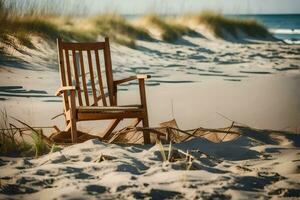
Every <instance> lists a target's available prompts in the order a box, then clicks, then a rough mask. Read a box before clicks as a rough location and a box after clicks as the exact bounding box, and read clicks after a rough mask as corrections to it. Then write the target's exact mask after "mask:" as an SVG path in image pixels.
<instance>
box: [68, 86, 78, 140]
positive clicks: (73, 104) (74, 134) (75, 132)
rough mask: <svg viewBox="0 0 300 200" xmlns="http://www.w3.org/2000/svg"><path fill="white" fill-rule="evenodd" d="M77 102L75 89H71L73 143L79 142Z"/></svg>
mask: <svg viewBox="0 0 300 200" xmlns="http://www.w3.org/2000/svg"><path fill="white" fill-rule="evenodd" d="M76 121H77V117H76V102H75V91H70V122H69V123H70V125H71V138H72V143H77V127H76Z"/></svg>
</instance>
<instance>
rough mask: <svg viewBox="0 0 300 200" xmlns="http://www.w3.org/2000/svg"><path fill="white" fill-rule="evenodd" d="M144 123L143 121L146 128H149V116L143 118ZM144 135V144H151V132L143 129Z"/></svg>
mask: <svg viewBox="0 0 300 200" xmlns="http://www.w3.org/2000/svg"><path fill="white" fill-rule="evenodd" d="M142 123H143V127H144V128H149V121H148V116H146V117H144V118H143V119H142ZM143 137H144V144H150V143H151V140H150V133H149V131H148V130H144V131H143Z"/></svg>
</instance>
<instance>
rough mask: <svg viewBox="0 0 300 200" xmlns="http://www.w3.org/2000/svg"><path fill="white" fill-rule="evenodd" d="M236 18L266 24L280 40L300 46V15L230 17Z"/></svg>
mask: <svg viewBox="0 0 300 200" xmlns="http://www.w3.org/2000/svg"><path fill="white" fill-rule="evenodd" d="M229 16H230V17H235V18H252V19H256V20H257V21H259V22H260V23H262V24H264V25H265V26H266V27H268V29H269V30H270V32H272V33H273V34H274V36H275V37H276V38H278V39H281V40H284V41H285V42H287V43H289V44H300V14H280V15H279V14H276V15H229Z"/></svg>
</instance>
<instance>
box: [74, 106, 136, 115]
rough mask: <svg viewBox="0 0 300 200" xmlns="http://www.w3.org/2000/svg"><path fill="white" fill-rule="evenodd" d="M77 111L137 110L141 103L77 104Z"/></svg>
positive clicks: (108, 111)
mask: <svg viewBox="0 0 300 200" xmlns="http://www.w3.org/2000/svg"><path fill="white" fill-rule="evenodd" d="M76 109H77V112H80V113H99V112H100V113H101V112H103V113H110V112H124V111H139V110H140V109H141V105H126V106H78V107H76Z"/></svg>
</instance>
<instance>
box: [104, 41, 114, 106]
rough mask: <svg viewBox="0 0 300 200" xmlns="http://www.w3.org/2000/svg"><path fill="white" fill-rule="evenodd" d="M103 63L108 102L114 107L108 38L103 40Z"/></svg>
mask: <svg viewBox="0 0 300 200" xmlns="http://www.w3.org/2000/svg"><path fill="white" fill-rule="evenodd" d="M104 61H105V72H106V80H107V87H108V93H109V102H110V105H111V106H114V105H116V102H115V101H114V88H113V87H114V85H113V76H112V66H111V56H110V47H109V39H108V38H105V48H104Z"/></svg>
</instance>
